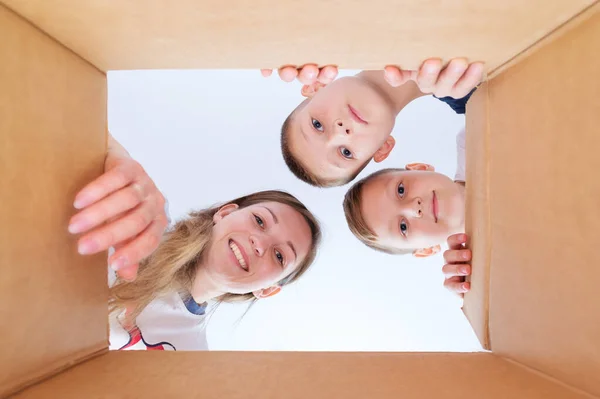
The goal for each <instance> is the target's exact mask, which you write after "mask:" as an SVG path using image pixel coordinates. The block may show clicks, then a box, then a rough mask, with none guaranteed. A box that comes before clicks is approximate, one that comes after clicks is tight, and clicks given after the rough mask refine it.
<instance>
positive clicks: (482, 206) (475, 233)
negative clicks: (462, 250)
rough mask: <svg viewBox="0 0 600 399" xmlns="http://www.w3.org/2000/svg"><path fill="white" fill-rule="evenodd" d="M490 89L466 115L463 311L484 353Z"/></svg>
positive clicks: (484, 89)
mask: <svg viewBox="0 0 600 399" xmlns="http://www.w3.org/2000/svg"><path fill="white" fill-rule="evenodd" d="M488 105H489V104H488V85H487V83H484V84H482V85H481V86H479V88H478V89H477V91H476V92H475V93H474V94H473V96H472V97H471V99H470V100H469V102H468V104H467V115H466V149H467V157H466V171H467V188H466V221H465V225H466V233H467V234H468V237H469V242H468V243H467V246H468V248H470V249H471V251H472V254H473V260H472V261H471V264H472V274H471V277H470V278H469V279H468V280H469V281H470V282H471V291H470V292H468V293H467V294H466V295H465V300H464V304H463V311H464V313H465V315H466V316H467V319H469V323H471V326H472V327H473V330H474V331H475V334H477V338H479V342H480V343H481V345H482V346H483V348H484V349H488V350H489V349H491V343H490V340H489V338H490V337H489V281H490V270H489V265H490V242H491V230H490V206H489V196H490V193H489V183H488V182H489V162H488V161H489V152H490V148H489V145H490V144H489V142H490V138H489V134H488V125H487V124H488V119H487V115H488V112H489V110H488Z"/></svg>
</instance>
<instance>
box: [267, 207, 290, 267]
mask: <svg viewBox="0 0 600 399" xmlns="http://www.w3.org/2000/svg"><path fill="white" fill-rule="evenodd" d="M263 208H265V209H266V210H267V211H269V213H270V214H271V216H272V217H273V221H274V222H275V224H279V219H277V216H275V214H274V213H273V211H272V210H270V209H269V208H268V207H266V206H263ZM287 245H289V246H290V248H291V249H292V252H293V253H294V259H298V254H297V253H296V248H295V247H294V244H292V242H291V241H288V242H287Z"/></svg>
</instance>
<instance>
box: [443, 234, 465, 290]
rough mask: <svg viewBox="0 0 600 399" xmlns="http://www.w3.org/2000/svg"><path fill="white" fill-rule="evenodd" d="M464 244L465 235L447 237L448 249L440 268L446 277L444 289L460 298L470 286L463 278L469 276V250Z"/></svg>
mask: <svg viewBox="0 0 600 399" xmlns="http://www.w3.org/2000/svg"><path fill="white" fill-rule="evenodd" d="M466 242H467V235H466V234H454V235H452V236H450V237H448V247H449V249H448V250H447V251H446V252H444V261H445V262H446V264H445V265H444V267H443V268H442V272H443V273H444V275H445V276H446V281H444V287H446V288H447V289H449V290H450V291H452V292H454V293H456V294H458V295H460V296H461V297H463V296H464V293H465V292H467V291H469V290H470V289H471V284H470V283H467V282H464V276H469V275H470V274H471V265H470V264H469V262H470V261H471V250H470V249H466V248H465V247H464V244H465V243H466Z"/></svg>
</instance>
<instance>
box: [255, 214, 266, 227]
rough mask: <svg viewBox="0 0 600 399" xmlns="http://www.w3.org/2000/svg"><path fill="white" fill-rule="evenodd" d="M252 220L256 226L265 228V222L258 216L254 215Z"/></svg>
mask: <svg viewBox="0 0 600 399" xmlns="http://www.w3.org/2000/svg"><path fill="white" fill-rule="evenodd" d="M254 220H256V224H258V225H259V226H260V227H265V222H263V220H262V219H261V218H260V216H257V215H254Z"/></svg>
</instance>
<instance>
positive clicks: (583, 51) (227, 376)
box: [0, 2, 600, 399]
mask: <svg viewBox="0 0 600 399" xmlns="http://www.w3.org/2000/svg"><path fill="white" fill-rule="evenodd" d="M8 3H10V2H8ZM33 3H34V2H30V3H28V4H33ZM92 3H93V2H90V3H88V4H92ZM557 3H558V2H557ZM15 4H16V3H15ZM15 4H13V6H14V5H15ZM570 4H573V3H570ZM37 6H38V7H40V6H39V5H37ZM24 7H25V8H27V7H29V6H28V5H25V6H24ZM34 7H35V6H34ZM66 8H68V7H65V9H66ZM57 9H60V8H57ZM25 11H27V10H25ZM72 15H75V13H73V14H72ZM31 16H32V15H31V14H30V15H28V17H31ZM48 21H49V22H46V23H50V25H52V24H53V23H54V22H52V20H51V19H48ZM42 22H43V21H42ZM63 22H64V21H63ZM59 25H60V24H59ZM62 26H68V24H63V25H62ZM599 26H600V25H599V24H598V18H595V19H592V20H591V22H589V21H588V23H587V24H585V25H582V27H581V28H580V29H576V30H574V33H573V34H570V35H569V36H568V37H565V38H564V39H563V40H562V41H558V42H557V44H555V45H552V46H551V47H550V48H549V49H546V51H545V52H540V53H539V54H536V55H535V56H532V57H531V59H528V61H527V62H522V63H521V64H519V65H517V66H515V67H513V68H512V69H510V70H508V71H506V72H505V73H504V74H502V75H500V76H499V77H498V78H496V80H494V81H492V82H491V84H490V87H488V90H487V93H486V97H484V98H482V100H480V101H485V102H486V106H485V107H482V108H483V109H485V111H486V113H485V114H484V115H480V116H481V117H483V118H484V120H483V121H481V120H479V121H475V124H477V125H483V126H487V129H486V137H487V139H488V141H486V142H485V143H487V144H486V145H484V149H485V151H487V152H486V155H488V158H486V159H487V162H489V164H487V166H486V170H485V173H486V175H485V176H484V177H489V178H490V185H489V191H488V192H487V193H483V194H482V195H485V194H492V197H491V198H492V199H490V203H489V206H487V207H483V209H478V208H476V207H475V208H473V211H472V212H473V215H472V216H477V215H480V214H479V212H484V213H485V212H489V215H488V216H489V219H486V220H488V221H489V222H490V225H489V226H488V228H487V229H485V231H484V232H481V231H478V230H477V228H478V227H479V228H480V227H481V225H479V224H477V223H476V222H475V219H473V222H472V223H474V224H473V225H471V227H472V228H473V229H474V230H472V231H473V233H474V234H483V236H480V240H481V241H480V242H483V241H484V240H485V237H486V236H485V234H486V232H487V233H491V236H490V237H491V240H492V242H493V244H494V245H493V247H488V249H489V259H490V269H489V272H490V289H489V292H487V293H486V294H489V298H488V299H489V303H488V305H489V308H485V307H484V311H478V312H477V314H479V315H480V316H481V314H488V315H489V317H490V319H489V336H490V338H491V344H492V347H493V349H494V354H489V353H486V354H451V355H443V354H431V355H424V354H402V353H394V354H366V355H364V356H363V355H361V354H357V353H353V354H322V353H316V354H308V353H306V354H290V353H280V354H279V353H256V354H253V353H239V352H236V353H226V352H219V353H212V352H205V353H176V354H165V353H163V354H156V353H120V352H111V353H108V354H102V352H103V351H104V349H105V348H106V329H105V328H104V326H103V325H102V326H101V325H100V324H104V322H103V320H105V318H104V314H105V312H106V309H105V307H104V301H103V298H102V297H104V296H105V294H106V287H105V286H104V285H99V284H98V282H101V281H103V280H104V277H105V274H104V270H105V269H104V267H103V266H104V264H105V261H104V259H102V257H100V256H99V257H95V258H93V259H92V260H90V259H86V261H85V262H84V261H83V260H81V258H79V257H77V256H76V255H74V254H75V242H74V240H73V239H72V238H70V237H68V236H67V235H66V234H64V235H57V234H54V233H53V232H55V231H59V230H60V226H62V225H64V224H66V220H67V219H68V216H69V212H71V211H72V209H71V208H70V202H71V198H72V196H73V194H74V192H75V190H76V187H75V184H74V182H77V183H80V182H81V181H83V180H89V179H90V178H91V177H93V176H95V175H98V174H99V173H100V171H101V164H102V157H103V154H104V152H105V148H106V143H105V141H104V133H105V126H106V120H105V119H104V118H105V116H106V113H105V109H104V107H105V106H106V91H105V90H106V80H105V76H104V75H103V74H102V73H101V72H99V71H98V70H97V69H96V68H95V67H93V66H92V65H90V64H88V63H86V62H84V61H83V60H81V59H80V58H79V57H77V56H76V55H75V54H74V53H72V52H71V51H69V50H66V49H65V48H64V47H62V46H61V45H59V44H57V43H56V42H54V41H53V40H52V39H51V38H50V37H49V36H46V35H44V34H41V33H40V32H38V31H37V30H36V29H35V28H33V29H32V26H31V25H29V24H24V23H23V21H22V20H21V19H20V17H16V14H11V13H6V12H5V10H4V8H2V10H1V11H0V32H2V33H3V34H0V36H2V37H6V38H9V40H3V41H2V42H0V54H11V55H17V57H16V58H14V59H15V60H16V61H15V62H12V61H11V62H9V63H6V64H4V65H3V66H2V68H3V69H1V70H0V72H1V73H0V83H1V86H2V87H3V88H8V89H5V90H3V91H2V92H1V93H0V100H1V101H0V104H2V107H0V112H2V113H1V114H0V116H1V117H0V130H1V131H2V134H3V137H2V138H3V144H7V145H3V146H2V157H1V158H0V159H1V160H2V162H3V163H2V164H0V166H2V171H3V173H4V171H8V174H4V176H9V178H8V179H2V180H1V183H2V187H1V188H2V189H1V190H0V193H2V194H1V195H2V197H1V198H2V203H3V204H9V205H10V206H8V207H2V210H1V211H2V214H1V216H2V218H1V220H2V221H3V228H2V230H1V232H2V240H0V242H1V243H2V244H1V245H2V247H1V249H2V251H0V253H2V258H1V260H2V264H3V265H8V264H14V265H27V267H25V266H23V267H22V268H21V267H19V268H12V269H8V268H5V269H6V270H8V273H5V275H4V276H3V278H2V279H0V282H1V283H2V287H1V288H2V293H3V295H7V296H8V295H12V294H15V293H20V294H22V293H28V294H31V295H27V298H28V304H29V309H31V311H30V312H26V313H23V312H20V311H18V309H16V308H15V307H14V306H12V305H11V302H9V301H4V302H3V303H2V305H0V306H2V307H1V308H0V310H1V312H2V313H1V314H2V315H3V317H2V320H3V322H5V323H6V321H10V323H11V325H22V326H27V327H28V329H29V331H30V332H31V334H22V333H21V332H22V330H16V329H15V330H10V331H12V333H11V335H10V336H9V337H8V340H9V342H11V345H10V347H9V350H5V351H2V353H1V355H0V360H1V361H0V364H1V365H2V373H0V395H4V394H7V393H9V392H14V391H15V390H18V389H20V388H23V387H26V386H29V385H31V384H33V383H35V382H39V381H41V380H42V379H43V378H45V377H49V376H52V375H55V374H56V373H58V372H60V371H62V370H64V369H65V368H68V367H71V366H73V365H77V366H76V367H73V368H71V369H69V370H68V371H66V372H64V373H60V374H58V376H56V377H54V378H52V379H50V380H49V381H47V382H43V383H41V384H38V385H35V386H34V387H33V388H32V389H30V390H28V391H26V392H24V394H23V397H48V396H49V395H54V396H56V395H59V396H60V395H62V396H65V397H66V396H69V395H71V396H73V394H74V393H75V392H76V394H78V395H79V396H80V397H81V396H84V397H92V396H98V395H99V392H102V393H101V395H104V396H110V395H111V394H112V395H121V396H127V395H131V394H134V393H135V394H139V393H140V390H141V391H143V392H147V393H148V394H156V393H157V392H161V393H164V392H166V393H171V394H182V393H189V391H188V390H189V389H190V388H189V387H190V386H192V387H194V388H195V389H196V390H198V391H199V390H200V389H201V390H202V394H203V397H245V395H246V396H247V394H248V393H249V392H250V393H253V394H256V395H258V394H261V393H263V394H265V395H267V396H269V395H276V394H278V393H281V392H282V391H285V392H286V393H288V395H287V396H288V397H307V396H311V395H313V396H315V395H320V396H323V395H324V394H327V393H329V394H330V395H340V394H342V395H344V396H345V397H349V398H362V397H365V396H366V395H373V392H375V393H376V394H377V393H379V394H380V396H381V397H397V395H398V393H403V394H406V395H407V396H413V397H414V396H417V395H420V396H422V397H427V396H430V397H440V396H441V395H443V397H448V398H459V397H460V398H480V397H488V398H492V399H496V398H498V399H499V398H505V397H527V398H534V399H535V398H540V399H541V398H545V399H546V398H551V399H554V398H556V399H558V398H568V399H571V398H573V399H575V398H578V399H579V398H585V397H588V398H589V397H592V395H596V397H597V396H598V395H600V385H598V384H599V383H598V380H597V379H596V376H597V375H598V374H599V373H600V346H599V342H600V340H598V339H597V337H598V336H600V332H599V330H598V325H599V323H598V320H597V317H596V315H598V314H600V311H599V308H598V306H599V302H598V301H597V300H595V298H596V297H597V295H596V294H595V292H596V291H595V288H596V282H597V281H599V280H600V276H599V275H598V273H599V272H598V270H600V269H598V268H596V267H595V265H597V264H598V262H599V261H600V259H598V252H597V251H595V248H596V245H595V242H594V239H595V236H596V234H595V233H596V232H597V231H599V230H600V226H598V223H599V221H600V215H599V214H598V209H599V208H598V207H597V206H596V202H594V200H595V199H596V198H598V197H599V196H600V191H599V190H600V186H599V185H598V180H597V179H594V178H593V177H594V176H595V174H594V172H593V171H594V170H596V169H598V166H600V165H598V159H600V158H598V157H596V149H597V148H598V147H599V142H598V140H599V139H598V135H597V134H596V132H597V124H596V122H597V115H598V114H599V113H600V109H598V102H597V101H594V100H595V97H596V96H597V93H598V80H597V79H596V80H594V79H587V78H584V77H590V76H595V72H596V71H597V70H598V68H599V66H598V63H597V62H598V59H597V57H595V58H594V57H589V55H590V54H595V49H596V48H597V47H598V43H597V39H596V38H598V37H600V34H598V27H599ZM6 32H8V33H6ZM15 32H18V34H17V35H15V34H14V33H15ZM32 32H33V33H32ZM5 33H6V34H5ZM10 59H11V60H12V59H13V58H12V57H11V58H10ZM32 60H34V61H35V62H31V61H32ZM138 61H139V59H138ZM574 70H575V71H577V72H578V73H573V71H574ZM557 76H559V77H563V79H558V78H557ZM15 99H16V101H15ZM567 116H568V117H567ZM90 130H93V132H90ZM5 132H9V134H7V135H5ZM48 132H50V133H48ZM564 132H572V133H574V134H575V135H576V136H575V137H576V138H575V139H572V138H570V137H566V136H565V135H564ZM514 142H520V143H522V144H523V145H522V147H521V146H520V147H515V146H514ZM32 143H35V145H32ZM488 144H489V146H488ZM59 148H60V149H69V151H68V153H69V154H70V156H69V157H68V159H67V160H72V161H74V163H75V164H76V165H78V166H77V167H76V168H75V169H73V168H72V167H71V166H69V165H66V164H65V163H64V162H63V161H64V160H65V157H64V156H63V157H61V156H58V155H57V149H59ZM23 159H26V160H27V164H26V165H25V164H24V162H23ZM508 160H512V161H513V163H511V162H508ZM519 160H520V161H522V162H523V163H524V162H525V161H527V164H528V165H533V166H532V167H530V168H521V167H519V166H521V165H522V163H519V162H518V161H519ZM532 160H533V162H532ZM565 165H573V167H572V169H575V170H576V171H578V172H580V173H571V172H573V171H572V170H570V169H569V168H568V167H567V166H565ZM48 170H52V171H55V173H54V172H53V173H47V171H48ZM587 172H589V173H587ZM540 174H541V175H543V176H547V175H550V176H551V178H544V179H538V178H537V177H539V175H540ZM564 182H569V183H570V190H568V189H567V190H565V189H564V184H562V183H564ZM567 185H568V184H567ZM515 187H516V188H518V189H517V190H515ZM557 191H558V192H559V194H557ZM7 193H9V194H7ZM23 198H26V199H27V200H22V199H23ZM475 198H476V197H475ZM493 198H496V199H495V200H493ZM510 201H513V202H512V203H513V204H519V205H508V204H509V202H510ZM540 204H541V206H540ZM519 206H523V207H525V206H526V207H527V209H528V210H526V211H523V210H522V209H521V208H519ZM515 207H516V208H518V209H517V210H518V211H517V212H515ZM50 208H52V209H61V210H63V211H61V212H59V213H56V212H45V213H44V214H46V215H52V216H51V217H46V218H43V219H41V220H40V218H39V217H37V216H36V215H39V210H40V209H42V210H48V209H50ZM15 209H19V210H20V211H19V212H14V210H15ZM557 215H558V216H557ZM562 215H567V216H562ZM494 217H496V218H495V219H494ZM5 221H6V223H4V222H5ZM557 225H558V226H560V227H561V228H562V229H563V233H562V234H561V233H558V234H552V233H549V232H551V231H554V230H556V226H557ZM531 226H535V227H534V228H532V227H531ZM9 227H10V228H9ZM567 232H568V233H569V234H568V233H567ZM570 233H573V234H570ZM32 236H34V238H35V240H33V241H35V242H38V243H43V248H42V249H41V250H40V248H39V246H32V245H30V244H28V243H29V242H30V239H31V237H32ZM49 237H53V238H54V239H55V240H56V242H55V241H51V240H49ZM549 243H550V244H553V245H549ZM549 247H552V248H550V249H549ZM557 259H559V260H560V262H558V261H557ZM74 265H75V266H76V267H78V266H81V267H80V268H76V271H73V266H74ZM565 265H566V266H565ZM565 268H568V270H570V271H572V272H567V273H565ZM57 288H60V289H57ZM506 293H510V295H506ZM82 298H83V300H81V299H82ZM76 299H80V300H76ZM488 309H489V313H487V312H486V310H488ZM473 320H475V321H473ZM471 322H472V323H473V322H475V323H479V322H481V323H484V324H485V325H486V327H485V329H487V324H488V320H487V319H485V320H482V319H472V320H471ZM84 325H85V326H86V327H85V330H86V333H85V334H81V332H82V326H84ZM56 326H60V329H57V328H56ZM1 327H2V331H3V332H4V331H9V329H8V328H7V325H6V324H3V325H2V326H1ZM485 329H484V330H485ZM65 331H69V333H68V334H69V336H68V338H65V337H64V333H65ZM88 332H89V333H90V334H88ZM486 333H487V332H484V334H486ZM463 356H464V357H463ZM90 357H93V359H92V360H91V361H88V362H83V363H82V361H83V360H84V359H86V358H90ZM79 363H81V364H79ZM232 365H237V366H238V367H237V368H235V367H231V366H232ZM182 366H183V371H182ZM197 367H202V371H203V372H202V373H198V372H197V369H196V368H197ZM232 369H235V373H233V374H232ZM271 374H277V375H278V376H281V377H280V378H279V379H273V380H269V379H268V378H266V377H265V376H269V375H271ZM457 374H458V375H460V378H459V380H460V381H462V380H463V379H466V378H469V381H468V385H469V389H465V387H464V385H462V386H461V385H458V384H456V382H457ZM123 375H127V376H128V378H125V379H124V383H122V381H123V380H121V379H120V378H122V377H123ZM132 375H134V377H131V376H132ZM399 376H402V377H403V378H399ZM163 377H166V378H164V379H162V378H163ZM165 380H167V382H166V383H165ZM432 380H435V381H436V384H432V383H431V381H432ZM115 381H119V382H118V383H115ZM214 381H217V383H214V384H213V383H212V382H214ZM311 383H313V384H312V385H311ZM190 384H192V385H190ZM140 387H143V388H140ZM192 389H193V388H192ZM182 390H184V391H183V392H182Z"/></svg>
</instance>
